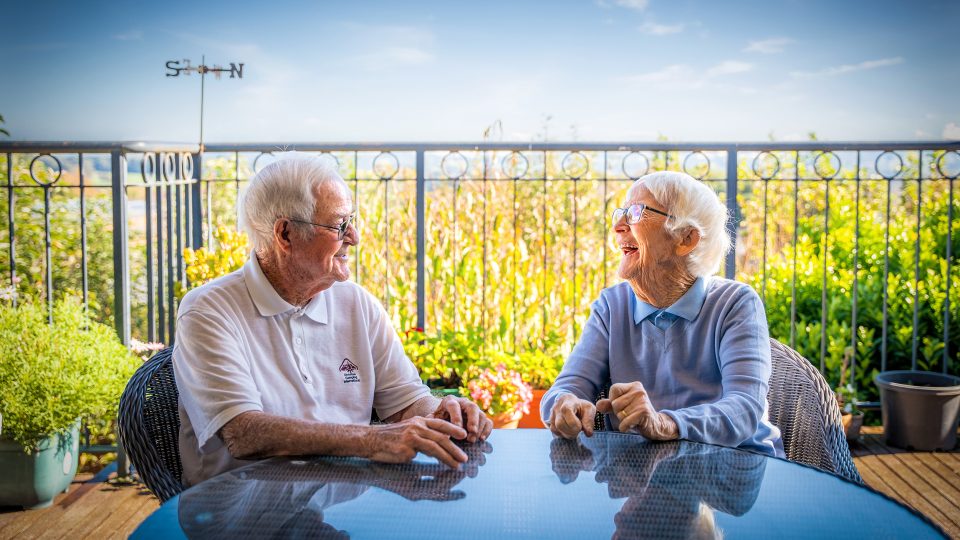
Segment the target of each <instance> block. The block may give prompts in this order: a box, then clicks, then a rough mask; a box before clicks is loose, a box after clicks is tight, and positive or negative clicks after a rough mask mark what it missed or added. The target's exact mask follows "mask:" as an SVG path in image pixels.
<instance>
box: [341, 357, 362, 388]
mask: <svg viewBox="0 0 960 540" xmlns="http://www.w3.org/2000/svg"><path fill="white" fill-rule="evenodd" d="M359 369H360V368H358V367H357V365H356V364H354V363H353V362H351V361H350V359H349V358H344V359H343V362H341V363H340V373H343V383H344V384H346V383H352V382H360V376H359V375H357V370H359Z"/></svg>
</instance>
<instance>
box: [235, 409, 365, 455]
mask: <svg viewBox="0 0 960 540" xmlns="http://www.w3.org/2000/svg"><path fill="white" fill-rule="evenodd" d="M218 434H219V435H220V438H221V439H222V440H223V442H224V445H225V446H226V447H227V450H228V451H229V452H230V455H231V456H233V457H234V458H236V459H257V458H265V457H270V456H295V455H314V454H326V455H338V456H360V457H368V456H369V455H371V454H372V453H373V444H372V431H371V428H370V426H363V425H344V424H326V423H320V422H313V421H309V420H301V419H297V418H288V417H285V416H277V415H272V414H267V413H263V412H255V411H254V412H245V413H243V414H240V415H238V416H237V417H236V418H234V419H232V420H230V421H229V422H227V424H226V425H224V426H223V428H221V429H220V431H219V433H218Z"/></svg>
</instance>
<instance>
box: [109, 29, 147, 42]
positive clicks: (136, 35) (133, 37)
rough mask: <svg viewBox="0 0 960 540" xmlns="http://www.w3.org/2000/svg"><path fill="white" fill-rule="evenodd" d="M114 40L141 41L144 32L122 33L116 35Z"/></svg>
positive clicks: (130, 31)
mask: <svg viewBox="0 0 960 540" xmlns="http://www.w3.org/2000/svg"><path fill="white" fill-rule="evenodd" d="M113 39H116V40H119V41H140V40H141V39H143V31H142V30H127V31H126V32H121V33H119V34H114V35H113Z"/></svg>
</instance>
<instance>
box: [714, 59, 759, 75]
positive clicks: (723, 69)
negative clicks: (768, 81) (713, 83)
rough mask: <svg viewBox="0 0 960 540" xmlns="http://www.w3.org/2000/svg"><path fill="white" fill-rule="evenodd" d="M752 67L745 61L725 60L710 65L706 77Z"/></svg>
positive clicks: (740, 71) (743, 70) (746, 69)
mask: <svg viewBox="0 0 960 540" xmlns="http://www.w3.org/2000/svg"><path fill="white" fill-rule="evenodd" d="M751 69H753V64H748V63H746V62H737V61H735V60H727V61H725V62H720V63H719V64H717V65H715V66H713V67H711V68H710V69H708V70H707V77H717V76H720V75H732V74H734V73H744V72H747V71H750V70H751Z"/></svg>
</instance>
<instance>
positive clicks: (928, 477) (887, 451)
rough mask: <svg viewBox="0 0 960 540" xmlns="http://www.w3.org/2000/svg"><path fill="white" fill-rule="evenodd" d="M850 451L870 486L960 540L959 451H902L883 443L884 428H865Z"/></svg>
mask: <svg viewBox="0 0 960 540" xmlns="http://www.w3.org/2000/svg"><path fill="white" fill-rule="evenodd" d="M850 451H851V453H853V461H854V462H855V463H856V465H857V469H858V470H859V471H860V476H861V477H863V481H864V482H866V484H867V485H869V486H870V487H872V488H874V489H876V490H877V491H880V492H881V493H884V494H886V495H888V496H890V497H893V498H894V499H896V500H898V501H900V502H902V503H904V504H906V505H908V506H910V507H912V508H914V509H915V510H918V511H919V512H920V513H922V514H924V515H926V516H927V517H929V518H930V519H931V520H932V521H933V522H934V523H936V524H938V525H940V526H941V527H943V530H945V531H946V532H947V534H949V535H950V536H951V537H952V538H957V539H960V449H954V450H952V451H950V452H910V451H907V450H901V449H899V448H893V447H890V446H887V445H886V444H884V441H883V433H882V431H881V428H879V427H866V428H864V433H863V435H861V437H860V441H859V442H856V443H853V444H851V445H850ZM879 518H880V517H879V516H878V519H879Z"/></svg>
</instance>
